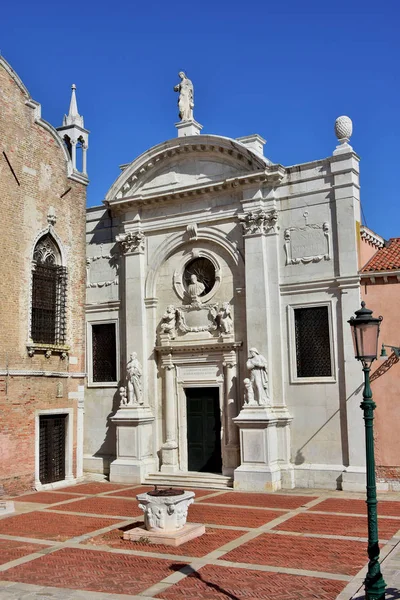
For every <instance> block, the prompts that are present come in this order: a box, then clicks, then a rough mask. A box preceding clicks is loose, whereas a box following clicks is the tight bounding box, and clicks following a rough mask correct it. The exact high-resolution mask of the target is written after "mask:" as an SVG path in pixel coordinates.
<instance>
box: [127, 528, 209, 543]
mask: <svg viewBox="0 0 400 600" xmlns="http://www.w3.org/2000/svg"><path fill="white" fill-rule="evenodd" d="M205 532H206V528H205V527H204V525H200V524H199V523H186V525H185V526H184V527H183V528H182V529H180V530H179V531H174V532H168V533H167V532H161V531H147V529H146V528H145V527H144V525H143V527H133V528H132V529H128V530H126V531H125V532H124V540H131V541H132V542H138V541H142V542H144V541H146V542H148V543H149V544H164V545H165V546H180V545H181V544H185V543H186V542H189V541H190V540H193V539H194V538H197V537H199V536H201V535H203V534H204V533H205Z"/></svg>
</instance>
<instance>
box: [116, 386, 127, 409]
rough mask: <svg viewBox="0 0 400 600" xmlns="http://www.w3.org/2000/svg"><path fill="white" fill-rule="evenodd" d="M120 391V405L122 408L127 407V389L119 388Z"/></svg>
mask: <svg viewBox="0 0 400 600" xmlns="http://www.w3.org/2000/svg"><path fill="white" fill-rule="evenodd" d="M118 391H119V395H120V398H121V401H120V403H119V405H120V407H121V406H127V404H128V397H127V395H126V388H125V387H123V386H122V387H120V388H119V390H118Z"/></svg>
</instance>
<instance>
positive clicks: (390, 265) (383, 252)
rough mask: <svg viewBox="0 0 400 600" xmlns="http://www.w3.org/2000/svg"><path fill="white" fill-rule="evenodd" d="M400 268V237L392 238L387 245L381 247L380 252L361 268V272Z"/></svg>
mask: <svg viewBox="0 0 400 600" xmlns="http://www.w3.org/2000/svg"><path fill="white" fill-rule="evenodd" d="M398 269H400V238H390V240H389V241H388V242H387V245H386V246H384V247H383V248H379V250H378V252H376V254H374V256H373V257H372V258H371V259H370V260H369V261H368V262H367V264H366V265H365V266H364V267H363V268H362V269H361V273H370V272H371V271H393V270H398Z"/></svg>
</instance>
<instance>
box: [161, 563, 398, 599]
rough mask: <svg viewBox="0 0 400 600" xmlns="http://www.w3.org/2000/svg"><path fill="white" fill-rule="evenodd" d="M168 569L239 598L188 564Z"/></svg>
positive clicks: (221, 592)
mask: <svg viewBox="0 0 400 600" xmlns="http://www.w3.org/2000/svg"><path fill="white" fill-rule="evenodd" d="M170 569H172V571H180V572H181V573H184V574H185V575H187V576H188V577H196V579H199V580H200V581H202V582H203V583H204V584H205V585H206V586H207V587H210V588H212V589H213V590H216V591H217V592H219V593H220V594H224V596H225V597H226V598H230V599H231V600H240V598H238V596H234V595H233V594H231V593H230V592H228V591H227V590H224V588H222V587H221V586H219V585H217V584H216V583H212V582H211V581H207V580H206V579H203V577H202V576H201V575H200V573H198V572H197V571H195V570H194V569H193V568H192V567H190V566H189V565H182V564H181V565H179V564H175V565H171V566H170ZM397 597H398V598H400V596H394V598H397Z"/></svg>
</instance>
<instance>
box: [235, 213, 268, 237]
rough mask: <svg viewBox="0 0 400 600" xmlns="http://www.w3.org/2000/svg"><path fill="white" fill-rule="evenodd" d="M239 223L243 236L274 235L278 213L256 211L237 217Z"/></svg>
mask: <svg viewBox="0 0 400 600" xmlns="http://www.w3.org/2000/svg"><path fill="white" fill-rule="evenodd" d="M239 221H240V222H241V224H242V227H243V233H244V235H250V234H254V233H262V234H266V233H276V231H277V228H278V227H277V223H278V211H277V210H275V209H274V210H271V211H266V210H262V209H260V210H258V211H252V212H249V213H246V214H245V215H239Z"/></svg>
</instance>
